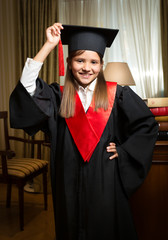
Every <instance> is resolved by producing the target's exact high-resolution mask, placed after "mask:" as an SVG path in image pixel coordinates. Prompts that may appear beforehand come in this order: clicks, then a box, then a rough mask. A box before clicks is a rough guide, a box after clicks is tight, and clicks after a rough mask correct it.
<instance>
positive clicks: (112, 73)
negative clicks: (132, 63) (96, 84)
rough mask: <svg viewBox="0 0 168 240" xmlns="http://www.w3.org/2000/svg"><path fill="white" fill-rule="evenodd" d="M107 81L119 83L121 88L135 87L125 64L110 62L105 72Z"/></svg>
mask: <svg viewBox="0 0 168 240" xmlns="http://www.w3.org/2000/svg"><path fill="white" fill-rule="evenodd" d="M104 77H105V79H106V81H109V82H117V83H118V84H119V85H121V86H126V85H127V86H133V85H135V81H134V79H133V77H132V74H131V72H130V70H129V67H128V64H127V63H125V62H109V63H107V65H106V68H105V70H104Z"/></svg>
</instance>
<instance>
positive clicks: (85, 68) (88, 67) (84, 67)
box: [82, 63, 90, 72]
mask: <svg viewBox="0 0 168 240" xmlns="http://www.w3.org/2000/svg"><path fill="white" fill-rule="evenodd" d="M82 69H83V71H87V72H88V71H90V64H89V63H84V65H83V68H82Z"/></svg>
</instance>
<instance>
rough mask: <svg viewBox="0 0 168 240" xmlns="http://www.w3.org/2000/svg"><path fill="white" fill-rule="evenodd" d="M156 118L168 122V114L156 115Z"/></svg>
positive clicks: (158, 120)
mask: <svg viewBox="0 0 168 240" xmlns="http://www.w3.org/2000/svg"><path fill="white" fill-rule="evenodd" d="M155 120H156V121H157V122H167V121H168V116H156V117H155Z"/></svg>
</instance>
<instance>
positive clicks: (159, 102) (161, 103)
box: [144, 97, 168, 108]
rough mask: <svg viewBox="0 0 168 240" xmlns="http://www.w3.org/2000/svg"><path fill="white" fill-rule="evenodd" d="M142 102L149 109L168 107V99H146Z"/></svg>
mask: <svg viewBox="0 0 168 240" xmlns="http://www.w3.org/2000/svg"><path fill="white" fill-rule="evenodd" d="M144 102H145V103H146V104H147V106H148V107H149V108H152V107H168V97H162V98H147V99H144Z"/></svg>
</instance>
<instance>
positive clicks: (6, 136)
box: [0, 111, 10, 151]
mask: <svg viewBox="0 0 168 240" xmlns="http://www.w3.org/2000/svg"><path fill="white" fill-rule="evenodd" d="M0 119H1V120H2V126H3V130H2V132H3V133H4V136H3V137H4V143H5V149H3V150H6V151H7V150H9V149H10V143H9V131H8V112H7V111H0Z"/></svg>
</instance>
